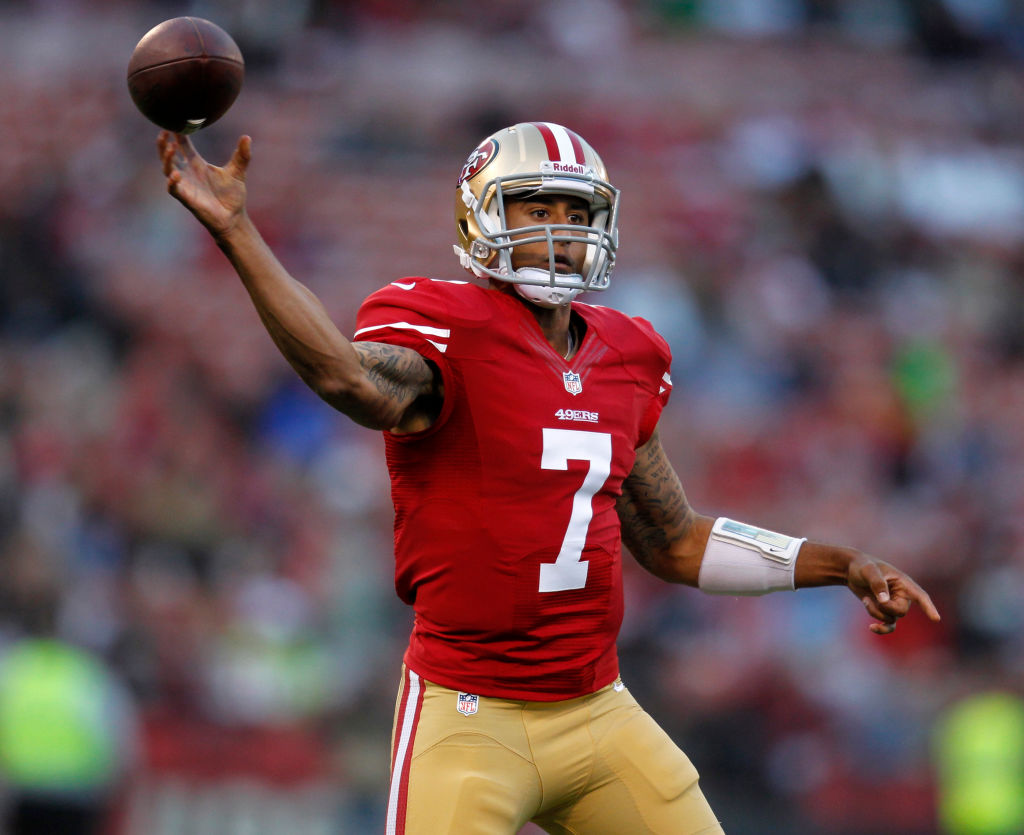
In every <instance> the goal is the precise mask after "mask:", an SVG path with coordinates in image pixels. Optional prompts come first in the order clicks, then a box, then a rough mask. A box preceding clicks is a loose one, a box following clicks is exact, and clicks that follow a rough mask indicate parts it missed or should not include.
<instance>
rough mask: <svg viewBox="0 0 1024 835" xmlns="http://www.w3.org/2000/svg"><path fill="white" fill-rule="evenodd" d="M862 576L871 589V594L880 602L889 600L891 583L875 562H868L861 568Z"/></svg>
mask: <svg viewBox="0 0 1024 835" xmlns="http://www.w3.org/2000/svg"><path fill="white" fill-rule="evenodd" d="M861 576H862V577H863V578H864V580H865V581H866V582H867V584H868V587H869V588H870V589H871V594H872V595H874V598H875V600H877V601H878V602H879V603H888V602H889V584H888V582H886V579H885V575H884V574H883V573H882V570H881V569H880V568H879V567H878V564H877V563H875V562H868V563H866V564H865V565H864V566H863V567H862V568H861Z"/></svg>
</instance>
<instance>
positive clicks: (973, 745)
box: [935, 690, 1024, 835]
mask: <svg viewBox="0 0 1024 835" xmlns="http://www.w3.org/2000/svg"><path fill="white" fill-rule="evenodd" d="M935 756H936V763H937V767H938V774H937V777H938V791H939V798H938V803H939V809H938V812H939V823H940V826H941V829H942V832H944V833H947V835H1021V833H1024V699H1022V698H1021V697H1020V696H1018V695H1015V694H1013V693H1011V692H1008V691H1000V690H996V691H988V692H983V693H977V694H974V695H970V696H967V697H965V698H963V699H961V700H960V701H958V702H955V703H954V704H953V705H951V706H950V708H949V710H948V711H947V712H946V714H945V716H943V717H942V719H941V720H940V721H939V723H938V725H937V726H936V730H935Z"/></svg>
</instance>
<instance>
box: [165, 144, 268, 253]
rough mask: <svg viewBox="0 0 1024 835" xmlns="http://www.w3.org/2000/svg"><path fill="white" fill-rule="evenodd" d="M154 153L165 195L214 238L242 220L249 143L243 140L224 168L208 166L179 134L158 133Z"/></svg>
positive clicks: (250, 145)
mask: <svg viewBox="0 0 1024 835" xmlns="http://www.w3.org/2000/svg"><path fill="white" fill-rule="evenodd" d="M156 144H157V149H158V150H159V152H160V160H161V162H162V163H163V170H164V175H165V176H166V177H167V191H168V192H169V193H170V194H171V195H172V196H173V197H174V198H175V199H177V200H178V201H179V202H181V203H182V205H184V206H185V207H186V208H187V209H188V210H189V211H190V212H192V214H194V215H195V216H196V218H197V219H198V220H199V222H200V223H202V224H203V226H205V227H206V228H207V229H208V230H209V231H210V233H211V234H212V235H213V236H214V237H215V238H220V237H222V236H223V235H225V234H227V233H228V232H230V231H231V230H232V229H233V228H234V227H235V226H236V225H237V224H238V222H239V220H240V219H241V218H243V217H244V216H245V173H246V170H247V169H248V167H249V159H250V158H251V155H252V139H250V138H249V137H248V136H243V137H241V138H240V139H239V140H238V145H237V146H236V148H235V151H234V153H233V154H232V155H231V159H229V160H228V163H227V165H225V166H224V167H223V168H219V167H217V166H216V165H210V163H208V162H207V161H206V160H205V159H203V158H202V157H201V156H200V155H199V152H198V151H196V149H195V146H194V145H193V144H192V140H191V139H189V137H187V136H184V135H182V134H175V133H171V132H170V131H161V133H160V135H159V137H157V141H156Z"/></svg>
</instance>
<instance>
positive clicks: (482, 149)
mask: <svg viewBox="0 0 1024 835" xmlns="http://www.w3.org/2000/svg"><path fill="white" fill-rule="evenodd" d="M497 155H498V142H497V140H494V139H487V140H485V141H484V142H483V144H481V145H480V146H479V147H478V148H477V149H476V150H475V151H473V153H471V154H470V155H469V159H467V160H466V164H465V165H463V166H462V173H461V174H459V181H458V182H457V183H456V184H455V185H456V186H461V185H462V184H463V183H464V182H465V181H466V180H468V179H469V178H470V177H475V176H476V175H477V174H479V173H480V172H481V171H483V170H484V168H486V167H487V163H489V162H490V161H491V160H492V159H494V158H495V157H496V156H497Z"/></svg>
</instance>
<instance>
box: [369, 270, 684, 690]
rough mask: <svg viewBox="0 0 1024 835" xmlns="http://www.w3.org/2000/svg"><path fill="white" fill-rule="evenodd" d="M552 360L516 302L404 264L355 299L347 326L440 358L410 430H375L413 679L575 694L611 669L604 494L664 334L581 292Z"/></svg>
mask: <svg viewBox="0 0 1024 835" xmlns="http://www.w3.org/2000/svg"><path fill="white" fill-rule="evenodd" d="M573 310H574V311H575V312H576V313H578V314H579V315H580V316H582V317H583V319H584V321H585V322H586V324H587V330H586V335H585V336H584V339H583V342H582V344H581V345H580V346H579V350H578V351H577V353H576V355H575V356H574V357H573V358H572V359H571V360H565V359H563V358H562V356H561V355H559V354H558V352H557V351H555V350H554V349H553V348H552V347H551V346H550V345H549V344H548V342H547V340H546V339H545V338H544V336H543V334H542V332H541V330H540V327H539V326H538V324H537V322H536V320H535V319H534V317H533V315H532V314H531V313H530V311H529V310H528V309H527V308H526V307H525V306H524V305H523V304H522V303H521V302H520V301H519V300H518V299H516V298H513V297H511V296H509V295H507V294H505V293H502V292H499V291H497V290H493V289H489V288H484V287H480V286H477V285H475V284H470V283H466V282H455V281H438V280H434V279H426V278H409V279H402V280H401V281H395V282H393V283H391V284H389V285H388V286H386V287H384V288H383V289H381V290H379V291H377V292H376V293H374V294H373V295H371V296H370V297H369V298H368V299H367V300H366V301H365V302H364V303H363V305H362V307H361V308H360V310H359V316H358V320H357V330H356V334H355V338H356V339H357V340H368V341H374V342H386V343H389V344H392V345H402V346H405V347H407V348H412V349H413V350H415V351H418V352H419V353H420V354H422V355H423V356H424V357H425V358H426V359H428V360H429V361H431V362H433V363H434V364H436V365H437V367H438V368H439V369H440V373H441V376H442V378H443V382H444V406H443V408H442V411H441V414H440V416H439V417H438V419H437V421H436V422H435V423H434V424H433V425H432V426H431V427H430V428H429V429H427V430H425V431H423V432H418V433H415V434H410V435H393V434H391V433H389V432H385V433H384V434H385V445H386V453H387V464H388V469H389V472H390V474H391V490H392V499H393V501H394V506H395V561H396V562H395V586H396V589H397V592H398V595H399V597H401V599H402V600H403V601H405V602H406V603H408V604H410V605H411V606H412V607H413V608H414V611H415V613H416V618H415V624H414V626H413V631H412V636H411V638H410V642H409V648H408V650H407V652H406V657H405V661H406V664H408V666H409V667H410V668H411V669H412V670H414V671H415V672H416V673H418V674H419V675H421V676H422V677H423V678H425V679H427V680H429V681H434V682H436V683H438V684H442V685H444V686H446V687H450V688H452V689H455V690H463V691H468V692H471V693H477V694H479V695H483V696H497V697H502V698H511V699H533V700H546V701H551V700H556V699H567V698H573V697H576V696H581V695H585V694H587V693H591V692H593V691H595V690H598V689H600V688H601V687H604V686H605V685H607V684H609V683H611V682H612V681H614V680H615V678H616V676H617V675H618V657H617V655H616V649H615V641H616V637H617V635H618V631H619V626H620V624H621V621H622V605H623V602H622V573H621V572H622V564H621V540H620V530H619V519H618V516H617V514H616V512H615V502H616V498H617V497H618V496H619V495H620V493H621V487H622V482H623V480H624V479H625V478H626V476H627V475H629V473H630V470H631V469H632V467H633V462H634V459H635V457H636V448H637V447H638V446H640V445H642V444H643V443H645V442H646V441H647V440H648V438H650V436H651V434H652V433H653V431H654V428H655V425H656V424H657V421H658V417H659V415H660V414H661V410H662V407H663V406H664V404H665V402H666V401H667V399H668V395H669V390H670V388H671V382H670V380H669V376H668V369H669V364H670V361H671V355H670V352H669V349H668V345H667V344H666V343H665V341H664V340H663V339H662V338H661V337H660V336H659V335H658V334H657V333H656V332H655V331H654V329H653V328H652V327H651V325H650V324H649V323H648V322H646V321H645V320H643V319H638V318H630V317H628V316H626V315H625V314H623V313H621V312H619V311H616V310H612V309H610V308H605V307H597V306H593V305H588V304H582V303H580V302H574V303H573Z"/></svg>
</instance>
